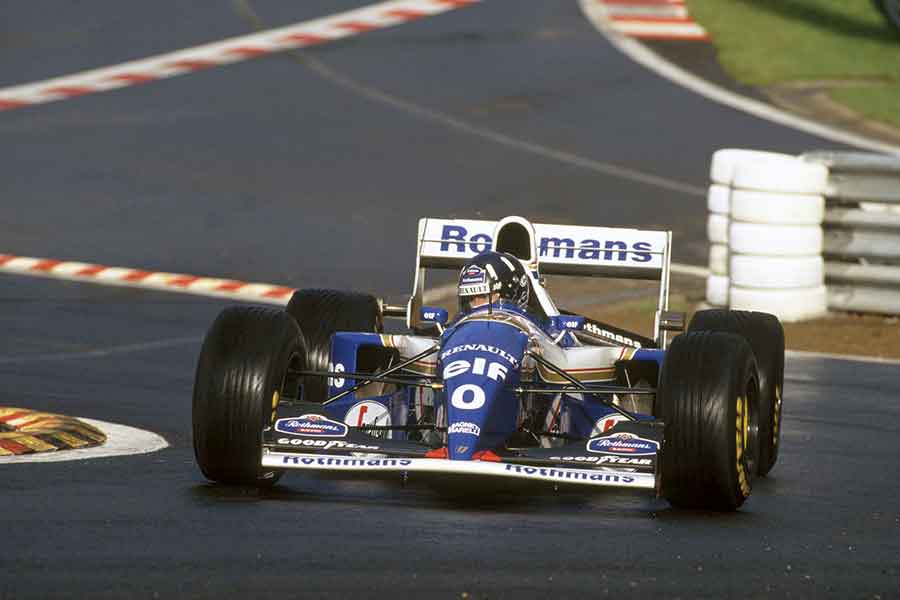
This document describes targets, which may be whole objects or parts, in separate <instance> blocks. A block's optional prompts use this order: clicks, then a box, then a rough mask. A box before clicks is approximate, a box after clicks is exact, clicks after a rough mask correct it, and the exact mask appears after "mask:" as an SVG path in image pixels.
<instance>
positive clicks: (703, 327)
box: [688, 310, 784, 476]
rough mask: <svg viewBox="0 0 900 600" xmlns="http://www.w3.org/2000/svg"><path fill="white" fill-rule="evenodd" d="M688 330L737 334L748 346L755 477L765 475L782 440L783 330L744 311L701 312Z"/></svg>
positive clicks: (765, 317)
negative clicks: (753, 379) (755, 382)
mask: <svg viewBox="0 0 900 600" xmlns="http://www.w3.org/2000/svg"><path fill="white" fill-rule="evenodd" d="M688 331H725V332H729V333H736V334H738V335H740V336H741V337H743V338H744V339H745V340H747V342H748V343H749V344H750V348H751V349H752V350H753V355H754V357H755V358H756V369H757V373H758V374H759V460H758V461H757V463H756V464H757V471H756V474H757V475H759V476H764V475H766V474H767V473H768V472H769V471H771V470H772V467H773V466H775V461H777V460H778V447H779V443H780V440H781V414H782V410H781V409H782V405H781V392H782V389H783V386H784V328H782V326H781V322H780V321H779V320H778V318H777V317H775V316H774V315H770V314H767V313H761V312H749V311H743V310H701V311H698V312H697V313H695V314H694V317H693V318H692V319H691V322H690V324H689V325H688Z"/></svg>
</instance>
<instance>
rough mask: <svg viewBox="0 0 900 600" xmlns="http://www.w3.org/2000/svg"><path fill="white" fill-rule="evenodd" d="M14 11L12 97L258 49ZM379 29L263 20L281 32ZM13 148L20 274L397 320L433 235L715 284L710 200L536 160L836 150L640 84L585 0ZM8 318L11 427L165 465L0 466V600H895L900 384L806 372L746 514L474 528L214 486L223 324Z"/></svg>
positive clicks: (323, 7)
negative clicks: (43, 427)
mask: <svg viewBox="0 0 900 600" xmlns="http://www.w3.org/2000/svg"><path fill="white" fill-rule="evenodd" d="M20 4H22V6H18V5H17V6H15V7H9V8H8V9H7V11H5V12H6V13H7V15H8V16H7V18H6V19H5V27H4V30H3V32H2V34H0V35H2V38H0V46H2V47H3V48H4V49H5V50H4V52H3V58H2V59H0V82H2V83H3V85H8V84H14V83H20V82H24V81H30V80H33V79H35V78H42V77H49V76H53V75H60V74H64V73H68V72H71V71H74V70H80V69H85V68H92V67H96V66H101V65H103V64H109V63H113V62H120V61H122V60H126V59H130V58H136V57H140V56H145V55H147V54H150V53H154V52H160V51H165V50H171V49H175V48H180V47H184V46H186V45H193V44H198V43H203V42H206V41H211V40H215V39H220V38H221V37H224V36H228V35H237V34H241V33H245V32H248V31H250V25H249V23H248V21H247V20H246V19H245V18H243V17H241V16H240V15H239V14H238V12H237V11H236V10H235V9H234V6H233V5H232V4H231V3H226V2H222V3H218V4H216V5H213V6H211V5H209V4H207V5H205V6H204V7H200V6H194V5H193V4H190V3H189V4H190V6H188V5H187V4H185V3H175V2H158V3H153V5H152V6H149V5H148V6H146V7H144V8H143V9H141V10H142V13H141V14H138V13H135V12H132V11H133V10H135V9H133V7H130V6H129V8H128V9H127V10H126V9H124V8H123V7H122V6H120V5H119V4H117V3H111V2H103V3H100V4H101V5H102V6H100V7H98V6H95V7H94V8H93V9H92V12H91V14H90V15H87V14H83V13H80V12H78V11H76V10H74V9H69V8H64V6H65V5H64V4H63V3H42V4H44V5H45V6H44V8H40V7H39V6H38V3H34V4H33V5H32V3H29V6H33V7H32V8H29V9H26V8H25V6H24V4H25V3H20ZM57 5H59V6H57ZM358 5H361V3H358V2H333V1H329V2H304V3H291V4H290V5H288V4H286V3H276V2H271V1H266V2H257V3H254V4H253V8H254V9H255V11H256V12H257V13H258V15H259V16H260V18H261V19H262V21H263V23H264V25H265V26H267V27H268V26H276V25H283V24H287V23H292V22H295V21H301V20H305V19H308V18H313V17H317V16H323V15H326V14H331V13H333V12H336V11H337V10H340V9H344V8H351V7H353V6H358ZM26 10H27V11H28V14H26ZM48 10H51V11H53V12H54V14H56V15H57V18H56V19H54V20H53V21H50V22H48V21H46V20H41V19H40V18H39V15H42V14H46V12H47V11H48ZM48 23H49V24H48ZM460 123H463V124H465V126H466V127H460V126H459V124H460ZM487 134H490V135H487ZM0 135H2V136H3V140H4V142H5V143H4V144H3V145H2V146H0V159H2V161H3V164H4V165H5V170H4V174H5V182H4V183H5V186H4V192H5V193H4V199H3V207H4V209H5V210H4V216H3V218H2V220H0V238H2V240H3V245H2V247H0V251H2V252H9V253H14V254H20V255H34V256H49V257H55V258H67V259H77V260H87V261H96V262H102V263H105V264H122V265H127V266H133V267H142V268H148V269H163V270H167V271H178V272H187V273H197V274H209V275H225V276H230V277H236V278H245V279H252V280H257V281H271V282H275V283H285V284H289V285H296V286H306V285H311V286H336V287H352V288H360V289H365V290H370V291H373V292H376V293H379V294H383V295H386V296H387V297H389V298H392V299H395V300H396V299H400V298H401V297H402V295H403V294H404V293H405V291H406V289H407V287H408V284H409V278H410V276H411V271H412V266H413V258H414V255H413V240H414V235H415V221H416V219H417V218H418V217H420V216H425V215H433V216H473V215H480V216H485V217H497V216H502V215H505V214H508V213H520V214H523V215H525V216H528V217H530V218H533V219H535V220H549V221H567V222H584V223H591V224H611V225H639V226H644V227H653V226H655V227H666V228H672V229H673V230H675V233H676V240H675V248H676V259H677V260H680V261H682V262H692V263H695V264H702V263H703V262H704V254H705V244H704V243H703V242H702V240H703V239H704V237H705V202H704V201H703V199H702V197H700V196H699V195H697V194H694V193H690V191H689V190H686V192H687V193H685V192H677V191H673V189H671V188H669V189H666V188H663V187H659V186H658V185H653V184H648V183H647V182H646V181H644V182H641V181H635V180H634V177H632V176H631V175H628V176H626V177H623V176H621V175H612V174H610V173H609V172H606V173H604V172H601V171H600V170H598V169H596V168H588V167H585V164H584V163H583V162H578V161H572V160H568V161H566V160H560V159H559V157H557V158H553V157H550V156H548V155H547V154H541V153H540V152H536V151H535V150H536V149H535V146H534V145H539V146H540V147H541V148H547V149H555V150H561V151H565V152H567V153H568V154H567V155H566V156H569V157H571V156H576V157H582V158H585V159H590V160H591V161H595V163H611V164H614V165H617V166H621V167H627V168H629V169H632V170H635V171H640V172H643V173H646V174H650V175H654V176H657V177H661V178H665V179H666V180H671V181H672V182H674V183H675V184H676V185H681V184H683V186H686V187H687V188H696V189H702V188H703V187H704V186H705V185H706V170H707V165H708V160H709V155H710V154H711V152H712V151H713V150H715V149H717V148H720V147H726V146H734V145H738V146H744V147H758V148H765V149H777V150H783V151H787V152H797V151H803V150H808V149H810V148H815V147H822V146H823V145H831V144H827V143H825V142H822V141H821V140H816V139H815V138H811V137H809V136H806V135H803V134H798V133H795V132H792V131H789V130H786V129H783V128H780V127H776V126H774V125H770V124H767V123H764V122H760V121H758V120H755V119H752V118H750V117H747V116H744V115H741V114H739V113H737V112H735V111H732V110H731V109H727V108H723V107H719V106H717V105H714V104H711V103H709V102H707V101H705V100H702V99H700V98H697V97H695V96H693V95H691V94H689V93H688V92H686V91H683V90H680V89H678V88H676V87H673V86H672V85H671V84H669V83H667V82H664V81H662V80H660V79H658V78H656V77H655V76H653V75H651V74H649V73H647V72H645V71H643V70H641V69H640V68H639V67H637V66H635V65H633V64H630V63H629V62H627V60H626V59H625V58H624V57H622V56H621V55H619V54H617V53H616V52H615V51H614V50H613V49H612V48H611V47H610V46H609V45H608V44H607V43H606V42H605V41H604V40H603V38H602V37H601V36H600V35H599V34H598V33H596V32H595V31H594V30H593V29H592V28H591V27H590V26H589V25H588V24H587V22H586V21H585V20H584V19H583V18H582V17H581V15H580V13H579V12H578V10H577V6H576V4H575V3H574V2H515V3H512V2H509V1H506V2H503V1H499V0H497V1H492V2H487V3H485V4H484V5H481V6H476V7H473V8H468V9H465V10H461V11H456V12H452V13H449V14H446V15H443V16H440V17H436V18H434V19H430V20H425V21H422V22H417V23H412V24H408V25H404V26H401V27H398V28H395V29H390V30H385V31H380V32H373V33H370V34H366V35H365V36H361V37H356V38H353V39H351V40H347V41H344V42H340V43H337V44H333V45H326V46H322V47H321V48H317V49H315V50H309V51H307V52H305V53H304V55H303V57H288V56H282V57H274V58H269V59H263V60H257V61H250V62H246V63H240V64H237V65H233V66H230V67H226V68H221V69H214V70H210V71H207V72H203V73H198V74H194V75H189V76H185V77H181V78H176V79H172V80H168V81H162V82H158V83H154V84H150V85H146V86H138V87H134V88H129V89H125V90H120V91H117V92H111V93H106V94H100V95H95V96H90V97H84V98H80V99H76V100H71V101H65V102H59V103H54V104H48V105H44V106H39V107H34V108H27V109H21V110H16V111H9V112H5V113H0ZM491 136H493V137H491ZM498 136H502V139H501V138H498ZM498 140H499V141H498ZM515 141H518V142H527V143H529V144H532V145H530V146H526V145H522V144H520V145H516V144H515V143H512V142H515ZM592 164H593V163H592ZM629 177H630V179H629ZM0 305H2V307H3V309H4V310H3V311H2V314H0V324H2V331H3V336H2V338H0V377H2V381H3V386H2V391H0V405H12V406H16V405H18V406H27V407H29V408H35V409H42V410H50V411H56V412H66V413H69V414H75V415H80V416H84V417H90V418H96V419H102V420H106V421H113V422H118V423H123V424H127V425H132V426H135V427H140V428H144V429H149V430H151V431H155V432H157V433H159V434H160V435H163V436H164V437H165V438H166V439H167V440H168V441H169V442H170V444H171V448H169V449H166V450H163V451H161V452H158V453H154V454H150V455H145V456H135V457H127V458H111V459H97V460H92V461H83V462H72V463H56V464H29V465H0V532H2V533H0V539H2V547H3V551H2V553H0V598H6V597H9V598H19V597H34V598H45V597H54V596H92V597H123V596H132V595H133V596H138V597H148V596H152V595H153V594H154V593H158V594H160V595H161V596H171V595H176V594H184V595H191V596H205V597H211V596H222V595H226V596H227V595H236V594H237V593H253V594H255V595H259V594H260V593H262V592H264V591H267V592H273V593H287V594H291V595H309V596H311V597H319V596H334V597H342V596H349V595H357V596H376V595H377V596H384V595H387V594H390V593H400V594H402V595H410V594H411V593H412V592H413V591H415V592H416V593H428V594H434V595H436V596H437V597H459V596H460V595H461V594H462V593H464V592H467V593H468V594H470V597H476V598H477V597H491V598H500V597H546V596H548V595H551V594H552V595H554V596H560V597H562V596H583V597H603V596H604V595H606V594H609V595H610V596H611V595H613V594H617V595H620V594H622V593H627V594H629V595H637V596H649V595H650V594H656V593H664V594H665V595H666V596H669V597H677V596H681V597H685V598H689V597H697V596H707V597H722V596H725V595H732V596H739V597H744V596H764V595H771V596H775V597H787V596H790V597H798V596H799V597H812V596H822V597H826V596H830V597H836V598H845V597H859V598H872V597H875V596H876V595H880V597H882V598H887V597H891V596H893V595H895V594H896V593H897V589H900V509H898V505H897V502H896V498H897V497H898V492H900V489H898V487H900V485H898V483H897V481H896V477H895V474H896V464H895V458H894V457H896V456H897V455H898V452H900V436H898V433H900V432H898V430H900V426H898V425H897V422H898V417H900V414H898V413H900V408H898V406H900V405H898V400H897V399H898V397H900V381H898V377H897V372H898V367H897V366H891V365H870V364H866V365H863V364H859V363H847V362H841V361H832V360H823V359H789V360H788V363H787V370H788V372H787V380H786V383H785V429H784V435H783V448H782V454H781V459H780V461H779V463H778V465H777V466H776V467H775V469H774V471H773V473H772V475H771V477H769V478H767V479H765V480H763V481H759V482H757V484H756V487H755V490H754V494H753V496H752V497H751V498H750V500H749V501H748V503H747V504H746V506H745V507H744V509H742V510H741V511H740V512H739V513H737V514H733V515H718V514H712V513H694V512H684V511H675V510H671V509H669V508H668V506H667V504H666V503H665V502H662V501H656V500H653V499H650V498H647V497H645V496H642V495H640V494H630V493H618V492H614V493H601V494H591V495H588V496H585V495H583V494H582V493H580V492H579V493H561V494H553V493H551V492H547V493H541V494H539V495H536V496H526V495H524V494H520V495H518V496H516V497H514V498H504V499H500V501H496V502H488V501H485V500H479V501H477V502H474V503H472V504H468V505H458V504H453V503H449V502H447V501H446V500H444V499H442V498H441V497H440V496H439V495H437V494H436V493H434V492H432V491H431V490H429V489H428V488H425V487H422V486H418V485H412V486H410V487H407V488H406V489H402V488H401V487H400V486H399V485H398V484H397V483H396V482H393V481H383V482H365V481H350V482H341V481H334V480H327V479H320V478H307V477H304V476H301V475H288V476H287V477H285V479H284V480H283V483H282V484H281V485H279V486H278V487H276V488H275V489H274V490H273V491H271V492H266V493H264V494H259V493H257V492H255V491H250V490H242V489H233V488H220V487H215V486H211V485H208V484H206V483H205V482H204V480H203V478H202V476H201V475H200V473H199V471H198V470H197V468H196V466H195V464H194V461H193V454H192V449H191V439H190V394H191V385H192V379H193V369H194V364H195V361H196V357H197V353H198V351H199V345H200V339H201V338H202V335H203V333H204V332H205V330H206V328H207V326H208V325H209V323H210V322H211V321H212V319H213V318H214V317H215V315H216V313H217V312H218V311H219V310H220V309H221V308H222V307H223V306H225V304H224V303H222V302H218V301H212V300H207V299H202V298H191V297H185V296H179V295H171V294H162V293H146V292H138V291H133V290H122V289H114V288H101V287H95V286H89V285H84V284H65V283H59V282H54V281H44V280H34V279H20V278H13V277H3V278H0ZM141 344H150V345H149V346H147V347H141ZM98 349H99V350H104V351H105V353H102V354H100V355H91V356H83V355H81V354H82V353H84V352H85V351H89V350H98ZM95 354H96V353H95Z"/></svg>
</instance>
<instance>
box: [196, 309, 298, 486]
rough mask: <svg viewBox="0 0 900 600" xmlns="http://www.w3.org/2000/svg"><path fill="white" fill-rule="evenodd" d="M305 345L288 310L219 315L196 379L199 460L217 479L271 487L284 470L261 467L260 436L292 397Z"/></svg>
mask: <svg viewBox="0 0 900 600" xmlns="http://www.w3.org/2000/svg"><path fill="white" fill-rule="evenodd" d="M305 360H306V344H305V343H304V340H303V334H302V333H301V332H300V328H299V327H298V326H297V324H296V323H295V322H294V320H293V319H292V318H290V316H289V315H287V314H286V313H285V312H284V311H281V310H276V309H269V308H257V307H244V306H241V307H232V308H226V309H225V310H224V311H222V312H221V313H220V314H219V316H218V318H216V320H215V321H214V322H213V324H212V326H211V327H210V329H209V332H208V333H207V334H206V339H204V340H203V348H202V350H201V351H200V359H199V361H198V362H197V373H196V377H195V379H194V399H193V430H194V456H195V457H196V459H197V464H198V465H199V466H200V470H201V471H203V474H204V475H205V476H206V477H207V479H210V480H212V481H216V482H219V483H225V484H235V485H253V484H255V485H260V486H267V485H271V484H273V483H275V482H276V481H277V480H278V478H279V477H280V475H281V472H280V471H265V470H263V469H262V468H261V467H260V462H261V456H262V431H263V428H265V427H267V426H269V425H271V424H272V422H273V420H274V418H275V411H276V409H277V407H278V402H279V399H280V397H281V396H286V397H294V396H296V394H297V391H298V387H299V381H298V380H297V379H296V378H293V377H291V375H290V373H289V371H299V370H303V368H304V367H305Z"/></svg>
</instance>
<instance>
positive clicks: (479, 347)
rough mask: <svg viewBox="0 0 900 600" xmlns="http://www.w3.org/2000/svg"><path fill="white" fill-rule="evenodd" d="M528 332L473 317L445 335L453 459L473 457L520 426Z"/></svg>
mask: <svg viewBox="0 0 900 600" xmlns="http://www.w3.org/2000/svg"><path fill="white" fill-rule="evenodd" d="M527 344H528V336H527V335H525V334H524V333H523V332H522V331H520V330H519V329H518V328H516V327H513V326H512V325H508V324H506V323H499V322H496V321H470V322H467V323H464V324H462V325H460V326H459V327H457V328H456V329H454V330H453V331H452V332H450V334H449V335H448V337H447V338H446V339H445V341H444V344H443V349H442V351H441V356H440V369H441V374H442V377H443V379H444V394H445V401H446V403H447V423H448V425H447V440H448V443H447V450H448V453H449V458H450V459H451V460H471V458H472V454H474V453H475V452H477V451H478V450H484V449H493V448H495V447H497V446H499V445H500V444H502V443H503V442H504V441H505V440H506V438H508V437H509V435H510V434H512V433H513V432H514V431H515V430H516V426H517V418H518V413H519V401H518V397H517V395H516V394H514V393H513V392H512V391H511V389H510V388H511V387H514V386H515V385H517V384H518V383H519V375H520V368H521V365H522V358H523V357H524V354H525V348H526V347H527Z"/></svg>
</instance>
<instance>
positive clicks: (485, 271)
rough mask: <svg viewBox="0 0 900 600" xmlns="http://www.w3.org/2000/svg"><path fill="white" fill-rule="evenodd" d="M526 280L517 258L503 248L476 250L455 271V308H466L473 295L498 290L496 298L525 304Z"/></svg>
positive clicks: (523, 306)
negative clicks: (499, 249) (457, 279)
mask: <svg viewBox="0 0 900 600" xmlns="http://www.w3.org/2000/svg"><path fill="white" fill-rule="evenodd" d="M530 285H531V284H530V283H529V282H528V273H527V272H526V271H525V267H523V266H522V263H521V262H519V259H518V258H516V257H515V256H513V255H512V254H507V253H506V252H494V251H490V252H484V253H483V254H479V255H478V256H476V257H475V258H473V259H472V260H470V261H469V262H467V263H466V265H465V266H464V267H463V268H462V270H460V272H459V285H458V295H459V310H460V312H464V313H465V312H469V311H470V310H471V308H472V307H471V303H472V300H473V299H474V298H475V297H478V296H485V295H491V294H494V293H499V294H500V299H501V300H505V301H507V302H511V303H513V304H515V305H516V306H518V307H519V308H522V309H525V308H526V307H527V306H528V298H529V295H530V291H531V288H530Z"/></svg>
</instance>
